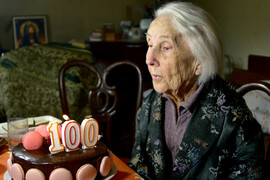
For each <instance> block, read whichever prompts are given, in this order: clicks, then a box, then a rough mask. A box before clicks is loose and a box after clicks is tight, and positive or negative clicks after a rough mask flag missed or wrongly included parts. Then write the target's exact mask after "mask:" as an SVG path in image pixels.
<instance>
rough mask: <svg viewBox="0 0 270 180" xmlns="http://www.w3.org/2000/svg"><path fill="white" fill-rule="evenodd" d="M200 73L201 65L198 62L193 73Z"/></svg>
mask: <svg viewBox="0 0 270 180" xmlns="http://www.w3.org/2000/svg"><path fill="white" fill-rule="evenodd" d="M201 73H202V66H201V65H200V64H197V65H196V70H195V75H197V76H199V75H201Z"/></svg>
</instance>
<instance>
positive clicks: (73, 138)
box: [62, 120, 81, 152]
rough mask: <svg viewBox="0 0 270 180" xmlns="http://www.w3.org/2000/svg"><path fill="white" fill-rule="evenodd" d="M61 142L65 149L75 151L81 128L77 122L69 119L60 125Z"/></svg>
mask: <svg viewBox="0 0 270 180" xmlns="http://www.w3.org/2000/svg"><path fill="white" fill-rule="evenodd" d="M62 143H63V144H64V146H65V150H66V151H67V152H69V151H75V150H77V149H78V148H79V146H80V144H81V129H80V125H79V123H78V122H76V121H74V120H69V121H66V122H64V124H63V125H62Z"/></svg>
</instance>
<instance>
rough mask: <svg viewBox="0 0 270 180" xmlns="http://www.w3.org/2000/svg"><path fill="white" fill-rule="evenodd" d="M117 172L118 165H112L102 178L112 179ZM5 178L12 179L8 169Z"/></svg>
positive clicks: (104, 179) (6, 179) (5, 179)
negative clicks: (106, 174)
mask: <svg viewBox="0 0 270 180" xmlns="http://www.w3.org/2000/svg"><path fill="white" fill-rule="evenodd" d="M116 172H117V167H116V165H115V164H113V167H112V169H111V171H110V173H109V174H108V176H106V177H105V178H103V179H102V180H109V179H111V178H112V177H113V176H114V175H115V174H116ZM4 180H11V177H10V175H9V173H8V171H6V172H5V174H4Z"/></svg>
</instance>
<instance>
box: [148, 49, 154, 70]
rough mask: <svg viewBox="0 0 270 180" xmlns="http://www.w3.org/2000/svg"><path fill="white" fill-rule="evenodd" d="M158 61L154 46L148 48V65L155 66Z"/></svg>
mask: <svg viewBox="0 0 270 180" xmlns="http://www.w3.org/2000/svg"><path fill="white" fill-rule="evenodd" d="M155 63H156V54H155V51H154V48H151V49H150V48H148V50H147V53H146V64H147V65H148V66H153V65H155Z"/></svg>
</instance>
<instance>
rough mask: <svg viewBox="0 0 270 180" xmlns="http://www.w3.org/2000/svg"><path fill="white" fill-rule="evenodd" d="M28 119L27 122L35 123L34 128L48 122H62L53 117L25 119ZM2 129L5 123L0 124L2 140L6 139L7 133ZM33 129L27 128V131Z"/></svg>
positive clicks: (5, 125)
mask: <svg viewBox="0 0 270 180" xmlns="http://www.w3.org/2000/svg"><path fill="white" fill-rule="evenodd" d="M27 119H28V122H33V121H34V123H35V125H36V126H38V125H40V124H44V123H46V122H48V123H49V122H50V121H58V122H59V123H61V122H62V120H60V119H58V118H55V117H53V116H49V115H47V116H38V117H30V118H27ZM3 126H4V127H7V122H4V123H0V137H2V138H7V136H8V135H7V131H6V130H5V129H4V128H3ZM36 126H35V127H30V128H29V131H33V130H34V129H35V128H36Z"/></svg>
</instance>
